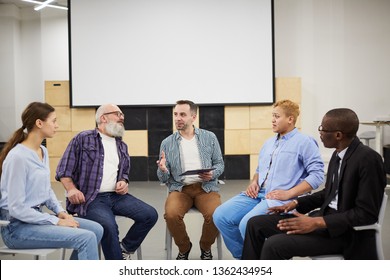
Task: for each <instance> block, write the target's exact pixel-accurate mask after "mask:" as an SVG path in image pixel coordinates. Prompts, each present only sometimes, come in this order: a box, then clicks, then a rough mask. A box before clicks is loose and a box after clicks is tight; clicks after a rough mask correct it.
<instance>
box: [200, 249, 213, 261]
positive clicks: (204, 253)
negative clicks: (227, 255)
mask: <svg viewBox="0 0 390 280" xmlns="http://www.w3.org/2000/svg"><path fill="white" fill-rule="evenodd" d="M200 251H201V252H202V253H201V255H200V258H201V259H202V260H212V259H213V254H211V250H207V251H205V250H203V249H202V248H200Z"/></svg>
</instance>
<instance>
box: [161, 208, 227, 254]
mask: <svg viewBox="0 0 390 280" xmlns="http://www.w3.org/2000/svg"><path fill="white" fill-rule="evenodd" d="M197 213H198V214H200V212H199V210H198V209H196V208H195V207H192V208H191V209H190V210H188V212H187V215H188V214H197ZM165 249H166V250H167V260H171V259H172V235H171V233H170V232H169V229H168V227H166V232H165ZM217 252H218V260H222V237H221V233H219V232H218V236H217Z"/></svg>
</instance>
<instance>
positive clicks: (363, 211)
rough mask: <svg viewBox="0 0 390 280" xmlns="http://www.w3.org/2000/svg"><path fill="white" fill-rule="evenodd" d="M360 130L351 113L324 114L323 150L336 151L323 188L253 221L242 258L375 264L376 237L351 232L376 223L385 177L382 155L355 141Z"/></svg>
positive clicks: (348, 111) (372, 232) (368, 231)
mask: <svg viewBox="0 0 390 280" xmlns="http://www.w3.org/2000/svg"><path fill="white" fill-rule="evenodd" d="M358 128H359V119H358V117H357V115H356V114H355V112H353V111H352V110H350V109H345V108H340V109H333V110H330V111H329V112H327V113H326V114H325V116H324V117H323V119H322V123H321V125H320V126H319V128H318V130H319V132H320V137H321V141H322V142H323V143H324V146H325V147H327V148H335V149H336V150H335V152H334V153H333V155H332V158H331V160H330V163H329V168H328V173H327V178H326V183H325V188H324V189H323V190H321V191H319V192H316V193H313V194H311V195H307V196H303V197H300V198H298V199H296V200H294V201H292V202H290V203H288V204H285V205H283V206H279V207H273V208H270V209H269V211H270V212H271V213H274V215H262V216H256V217H253V218H252V219H250V220H249V222H248V225H247V230H246V236H245V241H244V249H243V254H242V259H247V260H250V259H265V260H277V259H291V258H292V257H294V256H301V257H304V256H317V255H327V254H343V255H344V258H345V259H377V253H376V249H375V248H376V247H375V232H374V231H373V230H367V231H354V230H353V227H354V226H361V225H368V224H373V223H375V222H377V220H378V215H379V209H380V206H381V202H382V198H383V193H384V188H385V187H386V173H385V170H384V164H383V160H382V158H381V156H380V155H379V154H378V153H377V152H375V151H374V150H372V149H371V148H369V147H368V146H365V145H363V144H362V143H361V142H360V140H359V138H358V137H357V136H356V132H357V131H358ZM339 166H340V167H339ZM318 208H319V209H318ZM294 209H295V210H294ZM315 209H318V210H316V211H312V210H315ZM293 210H294V211H293ZM310 211H312V212H310ZM309 212H310V213H309ZM307 213H309V215H305V214H307Z"/></svg>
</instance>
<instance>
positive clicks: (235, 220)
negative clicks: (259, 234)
mask: <svg viewBox="0 0 390 280" xmlns="http://www.w3.org/2000/svg"><path fill="white" fill-rule="evenodd" d="M264 194H265V189H264V188H262V189H261V190H260V192H259V195H258V196H257V198H251V197H249V196H247V195H245V194H244V193H240V194H238V195H236V196H234V197H233V198H231V199H229V200H228V201H226V202H224V203H223V204H222V205H220V206H219V207H218V208H217V209H215V211H214V214H213V221H214V224H215V226H216V227H217V228H218V230H219V232H220V233H221V235H222V237H223V240H224V242H225V245H226V247H227V248H228V250H229V251H230V253H232V255H233V257H234V258H236V259H241V255H242V249H243V247H244V237H245V230H246V224H247V223H248V220H249V219H250V218H252V217H253V216H257V215H263V214H266V213H267V209H268V204H267V201H266V200H265V199H264Z"/></svg>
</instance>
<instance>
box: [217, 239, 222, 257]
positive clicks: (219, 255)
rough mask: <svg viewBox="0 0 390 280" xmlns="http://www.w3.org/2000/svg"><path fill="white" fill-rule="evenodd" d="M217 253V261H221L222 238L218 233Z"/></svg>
mask: <svg viewBox="0 0 390 280" xmlns="http://www.w3.org/2000/svg"><path fill="white" fill-rule="evenodd" d="M217 251H218V260H222V236H221V234H220V233H218V236H217Z"/></svg>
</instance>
